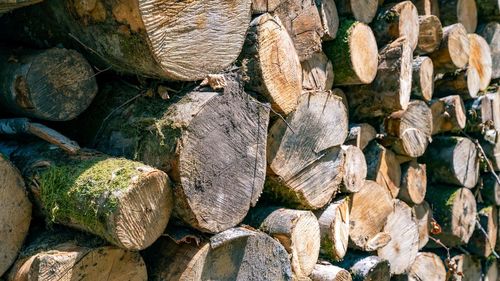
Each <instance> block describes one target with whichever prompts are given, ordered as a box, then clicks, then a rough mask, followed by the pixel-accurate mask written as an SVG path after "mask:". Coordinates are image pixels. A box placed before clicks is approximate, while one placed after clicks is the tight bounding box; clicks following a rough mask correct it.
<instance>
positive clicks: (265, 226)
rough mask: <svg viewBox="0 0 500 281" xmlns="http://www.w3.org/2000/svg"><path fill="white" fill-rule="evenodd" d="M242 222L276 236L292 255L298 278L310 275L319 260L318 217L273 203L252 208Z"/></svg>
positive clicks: (293, 267)
mask: <svg viewBox="0 0 500 281" xmlns="http://www.w3.org/2000/svg"><path fill="white" fill-rule="evenodd" d="M245 222H246V223H248V224H249V225H251V226H254V227H255V228H258V229H259V230H261V231H264V232H265V233H267V234H269V235H270V236H272V237H273V238H275V239H277V240H278V241H279V242H280V243H281V244H282V245H283V246H284V247H285V249H286V250H287V252H288V253H289V254H290V256H291V265H292V271H293V273H294V275H295V276H297V277H298V278H303V277H307V276H309V275H310V274H311V273H312V271H313V269H314V266H315V265H316V262H317V261H318V256H319V251H320V244H321V234H320V225H319V224H318V219H316V217H315V216H314V214H313V213H312V212H310V211H301V210H293V209H285V208H276V207H264V208H258V209H253V210H252V211H251V212H250V213H249V215H248V216H247V218H246V219H245Z"/></svg>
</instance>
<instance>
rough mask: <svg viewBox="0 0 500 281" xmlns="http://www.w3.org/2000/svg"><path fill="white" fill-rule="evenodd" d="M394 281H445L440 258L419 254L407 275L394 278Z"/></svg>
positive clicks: (428, 254)
mask: <svg viewBox="0 0 500 281" xmlns="http://www.w3.org/2000/svg"><path fill="white" fill-rule="evenodd" d="M394 280H395V281H420V280H433V281H445V280H446V268H445V267H444V263H443V261H442V260H441V258H440V257H439V256H438V255H436V254H434V253H431V252H421V253H418V254H417V257H416V258H415V261H414V262H413V264H412V265H411V267H410V269H409V271H408V273H406V274H404V275H399V276H396V277H395V278H394Z"/></svg>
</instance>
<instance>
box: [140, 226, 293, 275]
mask: <svg viewBox="0 0 500 281" xmlns="http://www.w3.org/2000/svg"><path fill="white" fill-rule="evenodd" d="M143 256H144V259H145V261H146V264H147V267H148V277H149V280H151V281H160V280H169V281H170V280H171V281H177V280H186V281H187V280H190V281H191V280H192V281H201V280H238V281H246V280H249V281H265V280H277V281H285V280H286V281H291V280H292V271H291V267H290V260H289V258H288V253H287V252H286V250H285V248H283V246H281V244H280V243H279V242H278V241H276V240H275V239H273V238H271V237H269V236H268V235H266V234H264V233H262V232H259V231H252V230H249V229H245V228H232V229H228V230H226V231H224V232H221V233H219V234H216V235H215V236H213V237H211V238H210V239H209V240H204V241H201V243H199V244H197V243H196V242H195V241H190V243H186V242H180V243H176V242H174V241H173V240H172V239H170V238H169V237H162V238H160V239H158V240H157V241H156V242H155V244H153V246H152V247H150V248H149V249H147V250H146V251H144V252H143Z"/></svg>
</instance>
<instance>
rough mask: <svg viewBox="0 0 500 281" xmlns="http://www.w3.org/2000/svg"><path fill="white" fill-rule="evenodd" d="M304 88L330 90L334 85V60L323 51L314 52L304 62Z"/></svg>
mask: <svg viewBox="0 0 500 281" xmlns="http://www.w3.org/2000/svg"><path fill="white" fill-rule="evenodd" d="M301 64H302V88H303V89H305V90H311V91H312V90H319V91H329V90H331V89H332V87H333V80H334V73H333V65H332V62H331V61H330V60H329V59H328V57H327V56H326V55H325V54H324V53H323V52H318V53H314V54H313V55H312V56H311V58H310V59H308V60H305V61H303V62H302V63H301Z"/></svg>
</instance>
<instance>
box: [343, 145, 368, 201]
mask: <svg viewBox="0 0 500 281" xmlns="http://www.w3.org/2000/svg"><path fill="white" fill-rule="evenodd" d="M341 149H342V153H343V154H344V168H343V169H344V172H343V177H342V183H341V186H340V191H342V192H344V193H352V192H358V191H359V190H360V189H361V188H362V187H363V185H364V183H365V179H366V174H367V165H366V159H365V155H364V154H363V151H362V150H361V149H360V148H358V147H357V146H353V145H342V146H341Z"/></svg>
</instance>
